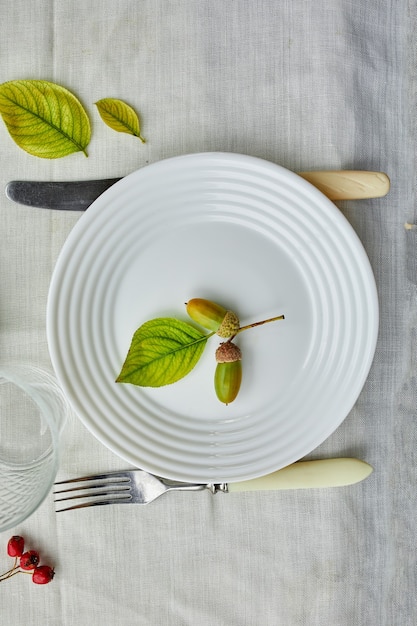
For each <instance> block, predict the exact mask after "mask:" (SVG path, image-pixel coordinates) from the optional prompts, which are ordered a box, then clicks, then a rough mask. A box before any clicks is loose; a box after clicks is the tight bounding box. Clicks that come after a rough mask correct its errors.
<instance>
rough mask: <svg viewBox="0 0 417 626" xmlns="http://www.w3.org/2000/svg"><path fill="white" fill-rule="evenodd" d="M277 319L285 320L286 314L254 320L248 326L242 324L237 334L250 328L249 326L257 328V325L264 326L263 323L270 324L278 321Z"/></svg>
mask: <svg viewBox="0 0 417 626" xmlns="http://www.w3.org/2000/svg"><path fill="white" fill-rule="evenodd" d="M277 320H285V316H284V315H278V316H277V317H270V318H269V319H267V320H262V321H261V322H253V323H252V324H247V325H246V326H241V327H240V328H239V330H238V331H237V332H236V334H235V335H234V336H236V335H238V334H239V333H241V332H242V331H244V330H248V329H249V328H255V326H262V324H269V322H276V321H277Z"/></svg>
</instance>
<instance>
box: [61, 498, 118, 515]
mask: <svg viewBox="0 0 417 626" xmlns="http://www.w3.org/2000/svg"><path fill="white" fill-rule="evenodd" d="M128 502H130V500H122V499H121V498H119V499H117V498H116V499H115V500H95V501H94V502H83V503H82V504H74V505H73V506H68V507H66V508H64V509H56V511H55V512H56V513H62V512H63V511H73V510H75V509H84V508H86V507H89V506H103V505H106V504H127V503H128Z"/></svg>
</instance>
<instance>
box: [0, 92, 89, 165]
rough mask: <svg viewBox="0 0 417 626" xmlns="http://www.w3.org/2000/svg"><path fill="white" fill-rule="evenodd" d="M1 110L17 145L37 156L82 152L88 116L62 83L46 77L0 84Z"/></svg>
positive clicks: (86, 133) (87, 128)
mask: <svg viewBox="0 0 417 626" xmlns="http://www.w3.org/2000/svg"><path fill="white" fill-rule="evenodd" d="M0 114H1V116H2V117H3V120H4V123H5V124H6V127H7V130H8V131H9V133H10V135H11V137H12V139H13V140H14V141H15V142H16V143H17V145H18V146H19V147H20V148H22V149H23V150H25V151H26V152H28V153H29V154H32V155H34V156H37V157H41V158H44V159H58V158H60V157H64V156H67V155H68V154H72V153H73V152H84V154H85V155H86V156H87V152H86V147H87V146H88V144H89V142H90V138H91V128H90V120H89V119H88V115H87V113H86V111H85V110H84V108H83V106H82V104H81V103H80V101H79V100H78V99H77V98H76V97H75V96H74V94H72V93H71V92H70V91H68V89H65V87H61V86H60V85H56V84H55V83H50V82H48V81H46V80H12V81H9V82H7V83H3V84H1V85H0Z"/></svg>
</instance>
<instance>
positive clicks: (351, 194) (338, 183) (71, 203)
mask: <svg viewBox="0 0 417 626" xmlns="http://www.w3.org/2000/svg"><path fill="white" fill-rule="evenodd" d="M299 176H301V177H302V178H304V179H305V180H307V181H309V182H310V183H312V184H313V185H314V186H315V187H317V188H318V189H319V190H320V191H321V192H322V193H323V194H324V195H326V196H327V197H328V198H329V199H330V200H360V199H365V198H380V197H382V196H385V195H386V194H387V193H388V191H389V188H390V180H389V178H388V176H387V175H386V174H384V173H383V172H367V171H361V170H357V171H354V170H340V171H336V170H334V171H317V172H300V173H299ZM119 180H121V179H120V178H108V179H102V180H85V181H63V182H48V181H26V180H14V181H11V182H9V183H7V185H6V189H5V191H6V196H7V197H8V198H9V199H10V200H13V202H17V203H19V204H24V205H26V206H33V207H38V208H43V209H60V210H66V211H85V210H86V209H87V208H88V207H89V206H90V204H91V203H92V202H94V200H96V199H97V198H98V197H99V196H100V195H101V194H102V193H103V192H104V191H106V189H108V188H109V187H111V186H112V185H114V184H115V183H116V182H117V181H119Z"/></svg>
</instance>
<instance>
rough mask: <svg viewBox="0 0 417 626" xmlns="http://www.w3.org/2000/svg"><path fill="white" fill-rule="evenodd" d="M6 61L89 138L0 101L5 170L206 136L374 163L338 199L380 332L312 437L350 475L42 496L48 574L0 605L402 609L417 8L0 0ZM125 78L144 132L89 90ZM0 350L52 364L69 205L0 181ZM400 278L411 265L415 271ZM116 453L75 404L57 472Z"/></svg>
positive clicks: (109, 157)
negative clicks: (320, 484)
mask: <svg viewBox="0 0 417 626" xmlns="http://www.w3.org/2000/svg"><path fill="white" fill-rule="evenodd" d="M0 5H1V8H2V37H1V38H0V59H1V63H0V82H5V81H8V80H13V79H20V78H32V79H46V80H50V81H53V82H57V83H59V84H62V85H64V86H66V87H67V88H68V89H70V90H71V91H73V92H74V93H76V94H77V95H78V97H79V98H80V100H81V101H82V102H83V104H84V105H85V107H86V108H87V110H88V112H89V115H90V117H91V119H92V124H93V135H92V140H91V143H90V146H89V148H88V154H89V156H88V158H85V157H84V156H83V155H82V154H81V153H79V154H75V155H71V156H69V157H66V158H63V159H57V160H53V161H48V160H43V159H37V158H35V157H32V156H30V155H28V154H26V153H25V152H23V151H22V150H20V149H19V148H18V147H17V146H16V145H15V144H14V143H13V141H12V139H11V138H10V136H9V135H8V133H7V130H6V128H5V126H4V124H3V123H0V163H1V167H0V177H1V181H0V182H1V186H2V187H3V188H4V186H5V185H6V183H7V182H8V181H9V180H13V179H34V180H79V179H89V178H106V177H117V176H123V175H125V174H128V173H129V172H131V171H133V170H135V169H137V168H140V167H142V166H144V165H146V164H147V163H152V162H155V161H157V160H159V159H162V158H165V157H170V156H175V155H180V154H185V153H192V152H201V151H230V152H237V153H244V154H250V155H253V156H258V157H261V158H265V159H268V160H270V161H273V162H275V163H279V164H280V165H283V166H285V167H288V168H289V169H292V170H294V171H302V170H309V169H367V170H378V171H384V172H386V173H387V174H388V175H389V177H390V179H391V190H390V193H389V194H388V195H387V196H386V197H384V198H381V199H373V200H364V201H349V202H347V201H345V202H340V203H338V206H339V208H340V210H341V211H342V212H343V213H344V215H345V216H346V217H347V219H348V220H349V222H350V223H351V224H352V226H353V228H354V229H355V231H356V232H357V234H358V235H359V237H360V239H361V241H362V242H363V244H364V247H365V249H366V251H367V253H368V255H369V259H370V262H371V265H372V268H373V271H374V273H375V278H376V282H377V287H378V293H379V300H380V333H379V339H378V345H377V350H376V355H375V360H374V363H373V366H372V368H371V371H370V374H369V377H368V380H367V382H366V384H365V387H364V389H363V391H362V393H361V395H360V397H359V399H358V401H357V403H356V404H355V406H354V408H353V410H352V411H351V413H350V414H349V415H348V416H347V418H346V420H345V421H344V422H343V423H342V425H341V426H340V427H339V428H338V429H337V430H336V432H335V433H334V434H333V435H331V436H330V437H329V438H328V439H327V440H326V441H325V442H324V443H323V444H322V445H321V446H320V447H319V448H318V449H316V450H314V451H313V452H312V453H311V455H309V456H310V458H325V457H336V456H356V457H358V458H362V459H363V460H365V461H367V462H368V463H370V464H371V465H372V466H373V467H374V472H373V474H372V475H371V477H369V478H368V479H367V480H366V481H364V482H363V483H360V484H358V485H354V486H351V487H345V488H340V489H339V488H338V489H328V490H311V491H308V490H303V491H297V492H269V493H246V494H245V493H243V494H228V495H224V494H218V495H216V496H212V495H211V494H210V493H208V492H207V493H183V494H177V495H173V494H171V495H170V496H165V497H164V498H161V499H160V500H158V501H156V502H155V503H153V504H152V505H150V506H148V507H144V508H137V507H134V506H127V507H124V506H120V507H97V508H94V509H90V510H88V509H86V510H84V511H80V512H74V513H63V514H60V515H56V514H55V512H54V505H53V502H52V497H50V498H48V499H47V500H46V501H45V502H44V503H43V504H42V506H41V507H40V509H39V510H38V511H37V512H36V513H35V514H34V515H33V516H32V517H31V518H30V519H28V520H27V521H26V522H25V523H23V524H21V525H20V526H19V527H18V528H14V529H12V530H11V531H10V532H6V533H2V534H1V536H0V540H1V541H0V543H1V544H2V545H0V571H3V570H6V569H8V567H9V560H8V557H7V554H6V543H7V540H8V538H9V536H11V535H13V534H22V535H24V536H25V537H27V539H28V541H30V542H31V545H32V546H33V547H34V548H35V549H39V551H40V552H41V553H42V555H44V560H45V562H46V561H47V562H49V563H51V564H53V565H55V568H56V576H55V579H54V580H53V581H52V583H51V584H49V585H47V586H46V587H43V588H42V587H38V586H36V585H33V584H32V583H31V582H30V580H28V579H27V577H25V576H15V577H14V578H13V579H11V580H9V581H6V582H4V584H3V585H1V588H0V596H1V621H2V623H4V624H26V625H27V626H31V625H35V624H36V625H37V624H45V626H46V625H51V626H72V625H73V624H75V623H80V624H89V625H90V626H96V625H97V626H98V625H100V626H104V625H107V624H108V625H110V624H112V625H114V626H133V625H138V626H195V625H198V626H319V625H320V626H322V625H323V624H326V625H327V624H328V625H329V626H353V625H355V626H412V625H414V624H415V623H416V621H417V614H416V609H415V590H416V584H417V572H416V552H415V538H416V535H415V519H416V513H417V511H416V467H417V459H416V450H417V441H416V427H415V422H416V417H417V379H416V349H417V313H416V311H417V307H416V305H417V298H416V285H415V283H414V282H413V280H412V279H413V276H412V274H413V272H412V271H411V276H410V272H409V273H408V274H407V268H409V267H414V268H415V259H414V265H413V264H412V263H411V264H410V260H409V259H408V260H407V254H409V255H410V254H415V250H416V243H417V242H416V240H415V238H414V240H412V242H411V244H407V236H409V237H410V238H412V237H413V234H412V233H411V232H410V233H408V235H407V233H406V232H405V229H404V223H405V222H411V223H412V222H414V221H415V220H416V217H417V216H416V208H415V182H416V178H415V146H416V143H415V128H416V108H415V107H416V93H417V90H416V83H415V70H416V65H415V64H416V48H415V31H416V20H415V17H416V15H415V13H416V7H415V2H413V1H412V0H410V1H409V2H407V0H368V1H367V2H363V1H362V0H349V1H348V0H333V1H332V2H328V1H326V0H316V1H315V2H313V3H312V2H310V1H309V0H282V1H281V2H276V1H275V0H255V1H253V2H246V1H245V0H230V1H224V0H199V1H198V2H188V1H187V0H169V1H164V0H143V1H141V2H138V1H137V0H124V1H118V0H116V1H114V0H113V1H110V0H90V1H88V2H86V1H85V0H84V1H81V0H72V1H70V2H59V1H52V2H50V1H47V0H32V1H29V0H14V2H12V3H11V2H6V0H0ZM105 97H115V98H121V99H124V100H126V101H127V102H128V103H130V104H131V105H132V106H133V107H134V108H135V109H136V110H138V111H139V113H140V118H141V121H142V133H143V136H144V137H145V138H146V140H147V142H146V144H143V145H142V144H141V143H140V142H139V141H138V140H137V139H135V138H133V137H129V136H127V135H123V134H117V133H115V132H113V131H111V130H110V129H109V128H107V127H106V126H105V125H104V124H103V123H102V122H101V120H100V118H99V115H98V112H97V110H96V107H95V106H94V102H96V101H97V100H99V99H101V98H105ZM0 216H1V217H0V224H1V226H0V232H1V245H0V263H1V265H0V267H1V282H0V359H1V362H2V363H5V364H6V363H8V362H10V361H20V360H22V361H29V362H32V363H34V364H36V365H41V366H44V367H50V361H49V356H48V348H47V341H46V330H45V311H46V302H47V294H48V287H49V281H50V278H51V274H52V271H53V268H54V265H55V262H56V259H57V257H58V255H59V252H60V249H61V247H62V245H63V243H64V241H65V239H66V237H67V236H68V234H69V233H70V231H71V229H72V227H73V226H74V225H75V223H76V222H77V220H78V219H79V214H77V213H65V212H64V213H58V212H53V211H44V210H42V209H31V208H25V207H22V206H17V205H15V204H13V203H12V202H11V201H9V200H8V199H7V198H6V197H5V196H4V195H3V196H2V197H0ZM410 278H411V280H410ZM125 465H126V464H125V462H124V461H123V460H121V459H119V458H118V457H116V456H115V455H114V454H113V453H112V452H111V451H109V450H108V449H107V448H105V447H104V446H103V445H102V444H101V443H99V442H98V441H97V440H96V439H95V438H94V437H93V436H92V435H91V434H90V433H89V432H88V431H87V430H86V428H85V427H84V426H83V425H82V423H81V422H80V421H79V420H78V419H77V418H76V417H75V416H73V417H72V419H71V420H70V423H69V424H68V427H67V428H66V431H65V435H64V441H63V451H62V461H61V468H60V472H59V477H60V478H66V477H69V476H78V475H84V474H87V473H91V472H96V471H102V470H104V471H105V470H110V469H114V470H115V469H119V468H124V467H125Z"/></svg>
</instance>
